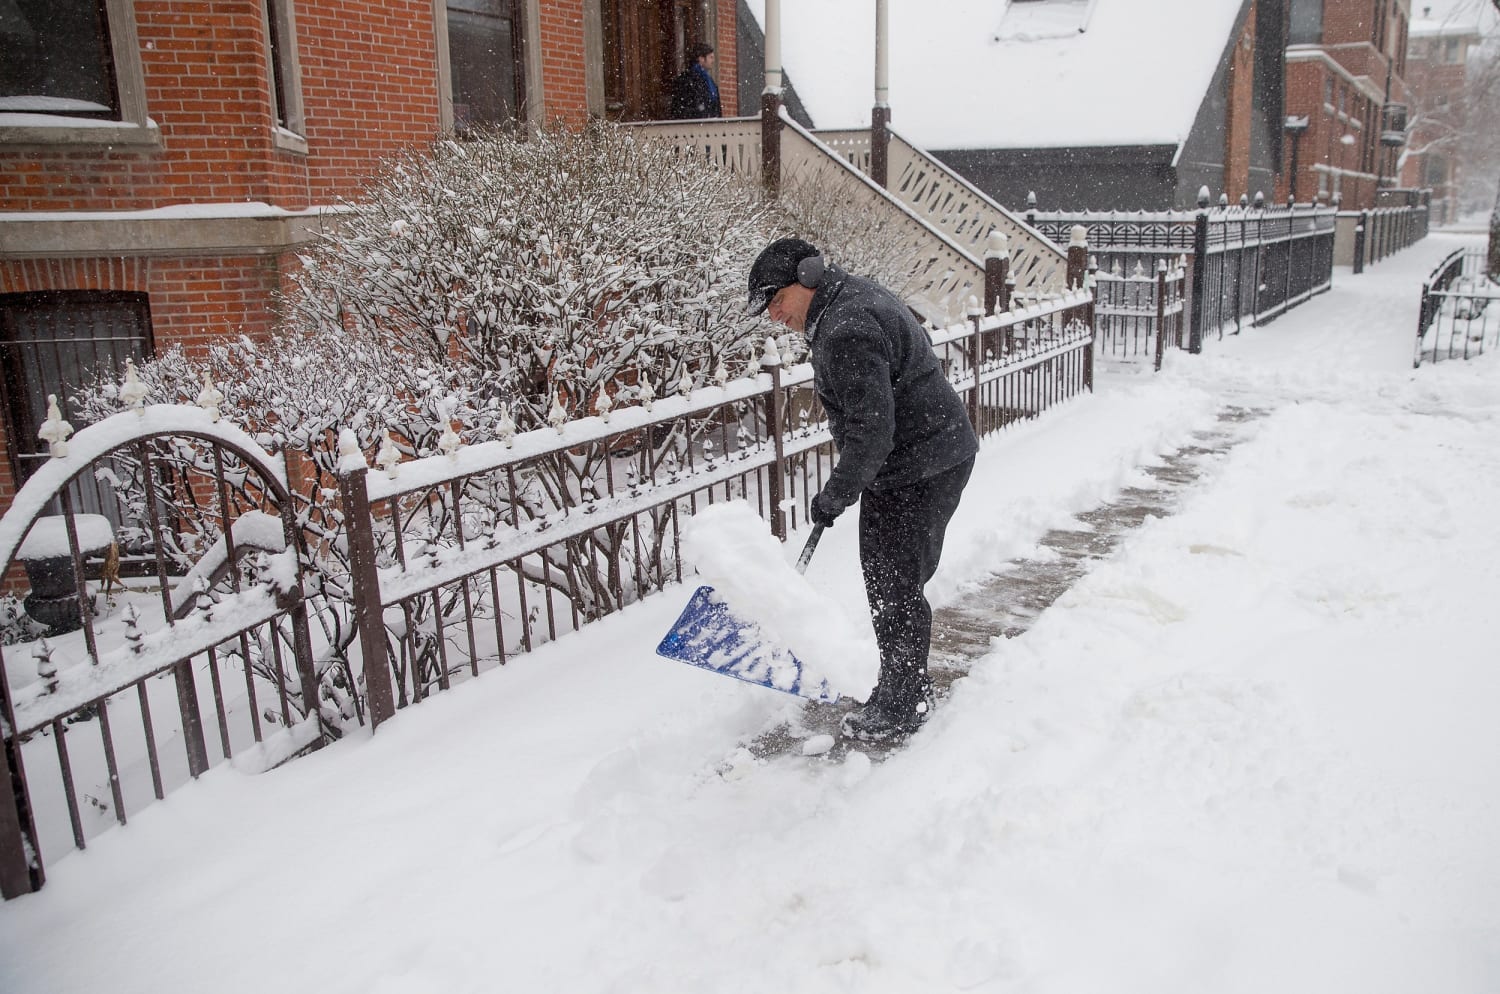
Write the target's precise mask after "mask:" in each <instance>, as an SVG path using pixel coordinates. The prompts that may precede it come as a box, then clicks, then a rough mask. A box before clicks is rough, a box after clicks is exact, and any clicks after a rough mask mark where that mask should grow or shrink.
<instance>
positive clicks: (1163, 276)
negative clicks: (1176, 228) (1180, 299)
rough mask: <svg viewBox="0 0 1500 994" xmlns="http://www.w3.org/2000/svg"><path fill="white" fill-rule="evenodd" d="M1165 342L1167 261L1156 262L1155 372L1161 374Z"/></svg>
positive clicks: (1158, 260) (1159, 260)
mask: <svg viewBox="0 0 1500 994" xmlns="http://www.w3.org/2000/svg"><path fill="white" fill-rule="evenodd" d="M1166 342H1167V260H1165V259H1157V260H1156V371H1157V372H1158V373H1159V372H1161V360H1162V355H1163V354H1164V353H1165V352H1166Z"/></svg>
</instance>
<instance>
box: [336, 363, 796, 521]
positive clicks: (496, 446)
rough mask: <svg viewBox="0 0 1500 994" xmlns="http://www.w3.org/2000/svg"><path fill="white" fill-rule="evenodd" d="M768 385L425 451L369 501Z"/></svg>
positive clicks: (374, 482)
mask: <svg viewBox="0 0 1500 994" xmlns="http://www.w3.org/2000/svg"><path fill="white" fill-rule="evenodd" d="M811 379H812V367H811V366H810V365H807V364H806V363H803V364H802V365H799V366H791V367H788V368H787V369H786V370H785V371H784V372H783V373H782V378H781V382H782V385H783V386H791V385H795V384H798V383H805V382H808V381H810V380H811ZM770 389H771V377H770V374H768V373H757V374H756V375H755V376H754V377H743V378H741V379H738V380H730V381H729V382H728V383H726V384H725V385H724V386H718V385H714V386H706V387H699V388H698V389H697V390H694V391H692V392H691V393H689V394H686V395H683V394H673V395H671V396H667V397H661V398H657V399H656V400H654V401H652V403H651V405H650V406H649V407H647V406H645V405H639V406H634V407H624V408H618V409H616V410H614V411H612V412H611V413H610V414H609V416H608V418H604V417H599V416H590V417H586V418H576V419H574V420H572V421H566V422H563V423H562V425H561V426H560V427H557V428H551V427H547V428H534V429H532V430H531V431H526V432H521V433H520V434H518V435H516V436H514V437H513V438H511V439H510V440H508V441H506V440H496V441H490V442H480V443H479V444H477V445H466V446H463V447H462V448H459V449H457V450H455V451H454V452H452V453H451V454H447V455H435V456H425V457H423V458H421V459H413V460H411V461H409V462H403V463H399V464H396V465H395V466H394V467H393V470H394V472H388V473H371V474H370V475H369V477H368V482H367V484H366V486H367V488H368V492H369V496H370V499H371V500H387V499H389V498H391V497H399V496H401V495H403V494H408V493H414V492H417V491H421V490H429V489H431V488H433V487H436V486H440V485H441V484H444V483H448V482H449V481H452V480H458V479H462V478H463V477H466V476H472V475H474V474H476V473H485V472H489V471H492V470H495V469H500V468H503V467H505V466H507V465H512V464H515V463H518V462H522V461H524V460H527V459H532V458H535V457H536V456H542V455H547V454H549V453H552V452H561V451H566V450H568V449H573V448H577V447H578V446H581V445H588V444H590V443H593V442H598V441H602V440H603V439H606V438H609V437H610V436H612V435H618V434H620V433H621V432H627V431H632V430H634V429H637V428H643V427H645V426H646V425H649V424H655V423H657V422H660V421H668V420H671V419H673V418H680V417H683V416H685V415H689V414H697V413H700V412H702V411H707V410H711V409H713V408H715V407H718V406H719V405H721V404H730V403H734V402H735V401H740V400H746V399H748V398H750V397H754V396H757V395H759V394H763V393H766V392H768V391H769V390H770ZM339 468H340V470H342V471H344V472H348V471H349V469H350V468H354V469H358V468H359V466H358V465H355V464H354V463H352V462H349V463H345V462H342V461H341V462H340V467H339Z"/></svg>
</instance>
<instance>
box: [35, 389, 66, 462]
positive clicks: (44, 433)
mask: <svg viewBox="0 0 1500 994" xmlns="http://www.w3.org/2000/svg"><path fill="white" fill-rule="evenodd" d="M71 434H73V426H72V425H70V424H68V422H67V421H65V420H63V416H62V411H60V410H58V408H57V394H55V393H49V394H48V395H47V420H46V421H43V422H42V427H41V428H40V429H39V430H38V431H37V433H36V437H37V438H39V439H41V440H42V441H43V442H46V443H47V450H48V451H49V452H50V453H51V454H52V458H53V459H61V458H62V457H63V456H65V455H67V454H68V436H69V435H71Z"/></svg>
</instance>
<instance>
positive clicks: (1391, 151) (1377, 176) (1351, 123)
mask: <svg viewBox="0 0 1500 994" xmlns="http://www.w3.org/2000/svg"><path fill="white" fill-rule="evenodd" d="M1289 12H1290V21H1289V25H1288V34H1287V43H1288V44H1287V50H1286V113H1287V121H1286V124H1287V131H1288V136H1289V139H1290V140H1289V141H1287V142H1286V144H1285V156H1284V160H1283V162H1284V168H1283V170H1282V175H1283V182H1282V183H1281V184H1280V185H1278V187H1277V196H1278V197H1282V198H1284V197H1287V196H1291V195H1295V197H1296V199H1297V200H1298V201H1304V200H1313V199H1317V200H1319V201H1322V202H1325V203H1326V202H1328V201H1330V200H1332V199H1333V198H1334V197H1338V198H1340V200H1341V203H1342V204H1343V206H1344V207H1345V208H1346V209H1349V210H1360V209H1364V208H1368V207H1373V206H1375V203H1376V199H1377V197H1376V190H1377V189H1378V188H1393V187H1396V186H1397V185H1399V177H1398V170H1397V168H1396V160H1397V154H1398V152H1399V150H1400V148H1401V146H1402V145H1403V144H1404V143H1405V141H1406V121H1407V113H1408V109H1409V107H1410V103H1411V95H1410V90H1409V88H1408V86H1407V82H1406V76H1405V71H1406V50H1407V29H1408V28H1407V26H1408V21H1409V19H1410V13H1411V5H1410V0H1290V8H1289Z"/></svg>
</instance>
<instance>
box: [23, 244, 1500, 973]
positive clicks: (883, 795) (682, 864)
mask: <svg viewBox="0 0 1500 994" xmlns="http://www.w3.org/2000/svg"><path fill="white" fill-rule="evenodd" d="M1470 241H1471V242H1472V241H1475V240H1474V239H1472V238H1471V239H1470ZM1457 244H1459V240H1458V239H1456V238H1455V237H1453V236H1443V235H1437V236H1434V237H1432V238H1430V239H1428V240H1427V241H1425V242H1423V243H1421V244H1419V245H1418V246H1417V247H1416V248H1414V249H1411V250H1409V251H1407V252H1404V253H1401V254H1399V255H1397V256H1396V257H1394V258H1392V259H1390V260H1387V261H1385V262H1383V263H1381V264H1379V265H1377V266H1375V267H1373V268H1372V269H1371V270H1369V271H1368V272H1367V273H1366V274H1364V275H1362V276H1359V277H1354V276H1352V275H1351V274H1350V273H1349V271H1348V270H1340V271H1339V272H1338V273H1336V276H1335V287H1334V289H1333V291H1331V292H1330V293H1328V294H1326V295H1324V296H1322V297H1319V298H1317V299H1316V300H1315V301H1313V302H1311V303H1309V304H1307V305H1305V306H1303V307H1301V308H1298V309H1297V310H1295V311H1293V312H1291V313H1290V314H1289V315H1288V316H1286V317H1284V318H1282V319H1281V320H1279V321H1277V322H1275V323H1273V324H1271V325H1268V326H1267V327H1265V328H1259V329H1251V330H1248V331H1247V332H1246V333H1245V334H1244V335H1243V336H1241V337H1240V338H1238V339H1233V340H1226V341H1224V342H1210V343H1208V345H1207V347H1206V351H1205V354H1204V355H1202V356H1197V357H1194V356H1187V355H1175V356H1173V357H1172V358H1171V360H1170V361H1169V364H1168V367H1167V369H1166V370H1165V371H1164V372H1163V373H1161V374H1159V375H1155V376H1152V375H1150V374H1149V373H1144V372H1137V371H1132V370H1123V371H1115V372H1111V373H1108V374H1106V375H1103V376H1102V377H1101V380H1100V383H1099V389H1098V392H1097V393H1096V394H1095V395H1093V396H1091V397H1088V398H1084V399H1082V400H1080V401H1077V402H1075V403H1073V404H1072V405H1070V406H1069V407H1067V408H1066V409H1063V410H1061V411H1057V412H1054V413H1053V414H1050V415H1049V416H1048V417H1047V418H1045V419H1043V420H1042V421H1041V422H1039V423H1036V424H1032V425H1027V426H1024V427H1022V428H1020V429H1019V430H1016V431H1014V432H1010V433H1007V434H1006V435H1005V436H1004V437H1000V438H996V439H992V440H989V441H987V442H986V443H985V446H984V449H983V452H982V454H981V456H980V464H979V467H978V469H977V471H976V475H975V479H974V482H973V483H972V484H971V486H970V489H969V491H968V494H967V495H966V498H965V502H964V505H963V507H962V508H961V509H960V512H959V515H958V517H957V518H956V520H955V522H954V525H953V528H952V530H951V532H950V534H951V539H950V543H949V552H948V555H947V556H946V558H945V561H944V567H943V570H942V572H941V573H940V575H939V577H938V578H937V579H936V580H935V581H934V583H933V585H932V587H931V590H932V592H933V594H934V597H935V600H937V601H938V602H942V601H945V600H951V599H953V598H955V597H956V596H958V595H959V594H960V593H962V592H963V591H965V590H966V589H972V587H973V586H974V585H975V584H976V583H977V581H979V580H980V579H982V577H983V576H984V575H985V573H986V571H987V570H988V569H990V568H993V567H994V566H996V565H997V564H999V563H1001V562H1003V561H1005V560H1006V559H1009V558H1013V557H1018V556H1024V555H1027V554H1029V553H1033V552H1034V547H1035V544H1036V542H1037V539H1038V538H1039V537H1040V535H1041V534H1042V533H1043V532H1044V531H1046V530H1047V529H1048V528H1050V527H1055V526H1057V525H1058V524H1060V523H1063V522H1065V521H1066V520H1067V518H1068V516H1069V515H1070V514H1071V513H1073V512H1077V511H1080V510H1084V509H1086V508H1089V507H1091V506H1094V505H1095V504H1097V503H1099V502H1100V501H1101V500H1103V499H1106V498H1108V497H1109V496H1110V495H1111V494H1112V493H1114V492H1116V491H1117V490H1119V489H1120V488H1122V487H1124V486H1129V485H1131V484H1132V483H1136V482H1139V481H1140V479H1141V477H1142V474H1141V471H1140V466H1141V465H1143V464H1147V463H1149V462H1151V461H1152V459H1153V457H1154V456H1155V454H1157V453H1161V452H1166V451H1170V450H1173V449H1175V448H1177V447H1179V446H1181V445H1183V444H1185V443H1187V442H1189V441H1190V440H1191V436H1192V434H1193V432H1195V431H1197V430H1199V429H1203V428H1206V427H1208V426H1210V425H1211V424H1213V423H1214V420H1215V414H1216V411H1217V410H1218V409H1219V407H1220V406H1221V405H1229V404H1232V405H1236V406H1240V407H1247V408H1254V409H1264V410H1266V411H1267V412H1268V413H1266V414H1265V415H1264V416H1263V417H1260V418H1258V419H1256V420H1255V421H1253V422H1251V423H1249V424H1248V425H1247V426H1246V429H1245V430H1246V432H1247V433H1248V435H1249V437H1248V438H1247V440H1245V441H1244V442H1242V443H1241V444H1240V445H1238V446H1237V447H1235V448H1233V449H1231V450H1230V451H1229V452H1228V453H1226V454H1225V455H1223V456H1220V457H1218V458H1216V459H1214V460H1213V461H1212V463H1211V465H1210V466H1209V467H1208V469H1207V472H1206V474H1205V477H1204V479H1203V480H1202V481H1200V482H1199V483H1198V484H1197V485H1196V486H1194V487H1193V488H1191V489H1189V490H1188V491H1186V492H1185V494H1184V496H1183V500H1182V503H1181V506H1180V510H1179V512H1178V513H1176V514H1175V515H1173V516H1172V517H1170V518H1166V519H1162V520H1153V521H1149V522H1147V524H1146V525H1144V526H1143V527H1142V528H1140V529H1139V530H1137V531H1136V532H1134V533H1133V534H1131V535H1129V536H1128V537H1127V538H1126V539H1125V541H1124V543H1123V544H1122V545H1121V547H1120V548H1119V550H1118V552H1117V553H1116V554H1115V555H1114V556H1113V557H1111V558H1110V559H1109V560H1107V561H1105V562H1103V563H1101V564H1099V565H1098V566H1097V567H1096V568H1095V569H1094V570H1093V571H1092V572H1091V573H1090V574H1088V575H1087V576H1086V577H1084V578H1083V579H1082V580H1081V581H1080V582H1079V583H1078V584H1077V585H1075V587H1074V588H1073V589H1072V590H1071V591H1069V592H1068V593H1067V594H1065V595H1064V596H1063V597H1062V599H1061V600H1060V601H1059V602H1058V603H1057V604H1056V605H1054V606H1053V607H1052V608H1051V609H1049V610H1048V611H1046V612H1045V613H1044V614H1043V615H1042V616H1041V618H1040V619H1038V621H1037V622H1036V624H1035V625H1034V626H1033V627H1032V628H1031V629H1030V630H1029V631H1028V632H1026V633H1025V634H1024V635H1022V636H1020V637H1019V638H1015V639H1012V640H1008V641H1005V640H1002V641H1001V642H999V643H997V644H996V645H995V646H994V650H993V652H992V653H991V654H990V655H988V656H986V657H985V658H983V659H980V660H978V661H977V662H976V663H975V664H974V667H973V670H972V674H971V676H969V677H968V678H967V679H964V680H962V681H960V682H959V683H958V684H957V685H956V686H955V689H954V693H953V696H952V697H951V698H950V699H949V700H948V702H947V703H946V704H945V705H944V707H943V708H942V709H940V711H939V712H938V713H937V714H936V715H935V717H934V718H933V720H932V722H931V723H930V724H929V725H928V727H927V728H926V729H925V730H924V731H923V732H922V733H921V734H920V735H919V736H917V737H916V738H915V739H914V740H913V741H912V743H911V744H910V746H909V747H908V748H907V749H905V750H904V751H902V752H900V753H898V754H896V755H894V756H893V757H892V758H890V759H889V760H888V761H886V762H883V763H876V764H871V763H870V762H869V761H868V760H867V759H865V758H864V757H863V756H861V755H859V754H852V755H851V756H850V757H849V758H848V759H847V760H846V761H844V762H842V763H841V764H832V763H826V762H821V761H818V760H811V759H803V758H800V757H798V758H789V759H785V760H778V761H775V762H772V763H769V764H765V765H756V764H753V763H744V762H740V763H738V764H735V765H731V767H730V769H729V774H728V775H727V776H721V775H720V773H719V772H716V771H717V770H718V769H719V768H720V767H722V766H723V765H724V763H725V761H726V759H728V758H729V757H731V756H732V755H733V754H734V752H735V747H736V744H737V742H738V741H739V740H740V739H741V738H743V737H744V736H746V735H749V734H752V733H753V732H755V731H756V730H758V729H760V728H762V727H764V726H765V724H766V723H767V722H768V721H769V720H771V719H772V718H773V717H775V716H776V715H777V714H780V713H785V712H786V711H787V709H788V708H790V707H792V706H794V704H795V702H793V701H791V700H790V699H789V698H786V697H784V696H781V695H778V694H776V693H775V692H772V691H766V690H761V689H759V688H753V687H748V686H745V685H742V684H739V683H736V682H734V681H731V680H727V679H724V678H721V677H717V676H714V675H711V674H707V673H704V672H701V671H698V670H695V669H692V668H690V667H686V666H681V665H677V664H673V663H670V662H667V661H665V660H662V659H660V658H657V657H655V656H654V655H653V654H652V651H651V650H652V646H653V645H654V643H655V641H656V639H657V638H658V637H659V636H660V634H661V633H662V632H663V631H665V629H666V627H667V626H668V625H669V624H670V623H671V621H672V620H673V617H674V616H675V613H676V612H677V611H678V610H679V609H680V607H681V605H682V602H683V600H684V599H685V597H686V593H687V590H686V589H685V588H684V589H681V590H678V591H670V592H668V593H667V594H664V595H662V596H658V597H654V598H652V599H650V600H649V601H647V602H646V603H644V604H641V605H638V606H636V607H634V608H632V609H630V610H628V611H626V612H624V613H623V614H621V615H619V616H616V617H614V618H612V619H609V620H607V621H605V622H603V623H600V624H598V625H594V626H591V627H590V628H589V629H588V630H586V631H584V632H582V633H579V634H577V635H573V636H569V637H566V638H563V639H561V640H560V641H558V642H556V643H553V644H551V645H548V646H546V647H544V648H543V649H542V650H541V651H538V652H536V653H534V654H533V655H532V656H530V657H527V658H524V659H521V660H517V661H515V662H514V663H512V664H511V665H510V666H508V667H507V668H506V669H505V670H503V671H499V672H495V673H491V674H488V675H486V676H485V677H484V678H483V679H480V680H477V681H474V682H473V683H469V684H465V685H463V686H461V687H458V688H456V689H455V690H453V691H451V692H449V693H444V694H440V695H437V696H436V697H434V698H432V699H430V700H428V701H426V702H425V703H423V704H421V705H419V706H417V707H414V708H411V709H409V710H407V711H405V712H403V713H401V714H400V715H399V716H398V718H397V719H396V720H395V721H393V722H391V723H390V724H389V725H387V726H385V727H383V728H382V729H381V732H380V734H379V735H377V736H373V737H371V736H368V735H366V736H360V737H357V738H355V739H354V740H352V741H345V742H343V743H340V744H338V745H337V746H335V747H333V748H330V749H327V750H324V751H323V752H322V753H320V754H317V755H315V756H312V757H309V758H306V759H302V760H298V761H297V762H295V763H292V764H290V765H288V766H286V767H284V768H282V769H280V770H277V771H275V772H272V773H268V774H263V775H259V776H247V775H245V774H242V773H239V772H236V771H235V770H234V769H233V768H232V767H223V768H219V769H216V770H214V771H212V772H211V773H209V774H208V775H206V776H204V777H203V778H202V780H201V782H200V783H198V784H197V785H194V786H191V787H188V788H185V789H183V790H181V791H179V792H177V793H176V794H173V795H171V796H169V797H168V799H167V800H166V801H164V802H161V803H157V804H155V805H153V806H151V807H149V808H147V809H145V810H142V811H141V812H139V813H138V814H136V815H134V816H133V817H132V820H131V822H130V824H129V826H128V827H126V828H123V829H118V830H115V831H111V832H108V833H106V834H104V835H103V836H101V837H100V838H98V839H97V840H96V841H94V842H93V843H92V844H91V845H90V848H89V849H88V850H87V851H86V852H82V853H76V854H73V855H69V856H67V857H66V858H62V859H59V860H56V861H54V862H53V863H52V865H51V866H50V867H49V868H48V884H47V886H46V887H45V888H44V889H43V891H42V892H40V893H39V894H36V895H32V896H28V897H26V898H23V899H20V900H17V901H12V902H9V903H8V904H5V905H4V906H3V907H0V990H3V991H5V992H6V994H31V992H37V994H40V992H48V994H53V992H62V991H83V990H91V989H99V988H101V987H102V988H107V989H109V990H111V991H113V992H117V994H123V992H129V991H142V992H145V991H150V992H198V991H213V992H215V994H231V992H240V991H244V992H256V994H260V992H263V991H265V990H295V991H319V992H324V994H332V992H342V991H349V992H361V994H419V992H420V994H426V992H441V994H460V992H469V991H473V992H493V991H501V990H506V991H510V990H516V991H567V992H569V994H584V992H591V991H600V992H636V991H639V992H648V991H649V992H670V991H693V992H713V991H725V992H727V991H746V992H760V991H788V992H799V994H800V992H821V991H860V992H884V991H890V992H914V991H921V992H940V991H950V990H986V991H1015V992H1026V994H1064V992H1069V994H1071V992H1094V991H1098V992H1110V994H1129V992H1142V994H1145V992H1151V994H1172V992H1181V994H1205V992H1214V994H1232V992H1245V994H1251V992H1254V994H1263V992H1268V991H1275V992H1278V994H1295V992H1309V994H1312V992H1317V994H1329V992H1356V991H1357V992H1360V994H1381V992H1389V994H1411V992H1414V991H1443V992H1445V994H1480V992H1493V991H1495V990H1497V989H1500V854H1497V849H1496V840H1497V839H1500V769H1497V760H1500V721H1497V719H1496V715H1497V714H1500V666H1497V665H1496V662H1497V660H1500V650H1497V649H1496V646H1497V644H1500V619H1497V616H1496V614H1495V611H1494V605H1495V604H1496V602H1497V600H1500V528H1497V526H1496V498H1497V496H1500V356H1487V357H1485V358H1483V359H1480V360H1477V361H1473V362H1467V363H1465V362H1451V363H1443V364H1441V365H1439V366H1436V367H1424V368H1423V369H1421V370H1420V371H1413V370H1412V369H1411V354H1412V344H1413V342H1412V336H1413V331H1414V328H1415V324H1416V308H1417V300H1418V291H1419V287H1420V283H1421V280H1422V277H1423V275H1424V274H1425V273H1426V271H1427V269H1428V268H1429V267H1430V266H1431V265H1432V264H1433V263H1435V262H1436V261H1437V260H1438V259H1439V258H1441V257H1442V256H1443V255H1444V254H1446V253H1447V252H1448V251H1451V249H1452V248H1453V247H1455V245H1457ZM799 545H800V543H798V542H796V541H795V540H794V541H793V542H792V543H789V547H788V549H787V553H788V555H789V556H791V555H794V554H795V552H796V549H797V547H798V546H799ZM808 577H809V579H810V581H811V582H812V583H814V584H815V585H819V586H820V587H821V589H823V590H825V591H826V592H827V593H828V595H829V596H830V597H831V598H832V599H833V600H834V601H835V602H836V603H839V604H841V605H842V606H843V609H844V610H847V611H849V612H850V613H851V614H853V615H855V616H857V615H858V612H859V604H860V591H859V580H858V571H857V565H856V563H855V555H854V528H853V527H852V524H851V523H848V522H840V523H839V525H838V526H837V527H835V528H834V529H833V530H832V531H831V532H830V533H829V534H828V536H827V537H826V539H825V541H824V545H823V547H822V548H821V549H820V551H819V553H818V556H817V557H816V559H815V560H814V561H813V564H812V567H811V569H810V570H809V573H808Z"/></svg>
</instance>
